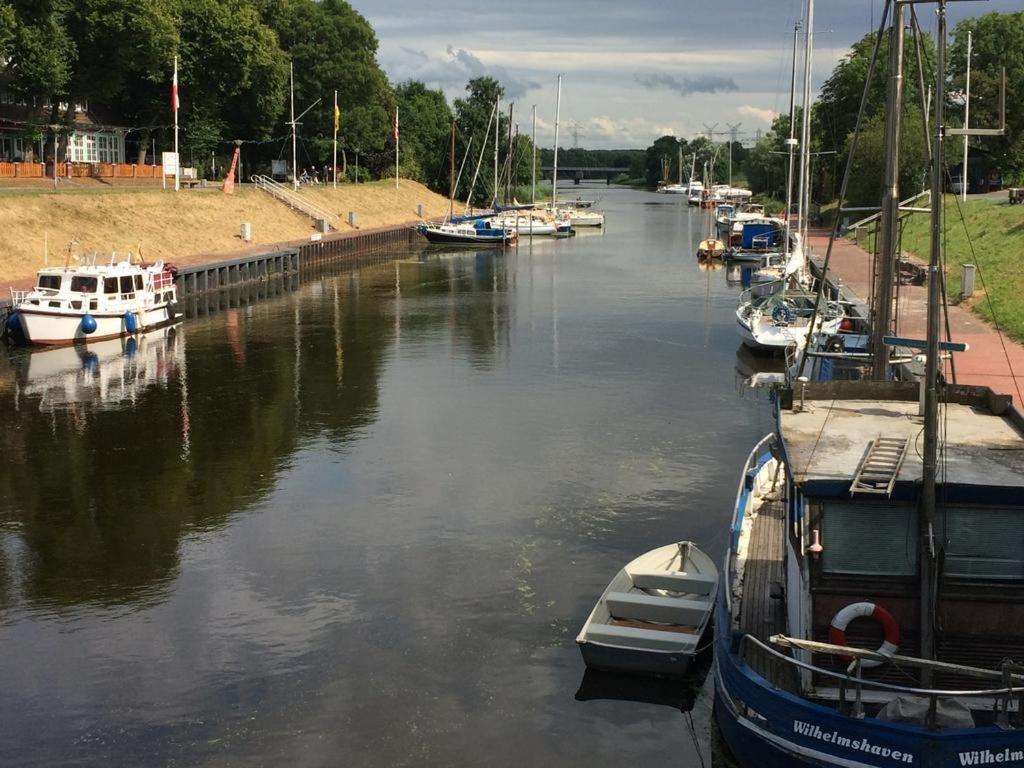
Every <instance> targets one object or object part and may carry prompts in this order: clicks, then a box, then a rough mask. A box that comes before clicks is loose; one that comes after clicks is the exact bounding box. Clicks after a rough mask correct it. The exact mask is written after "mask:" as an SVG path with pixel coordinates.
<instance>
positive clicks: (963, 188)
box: [960, 30, 971, 202]
mask: <svg viewBox="0 0 1024 768" xmlns="http://www.w3.org/2000/svg"><path fill="white" fill-rule="evenodd" d="M970 127H971V30H967V101H966V102H965V103H964V130H969V129H970ZM967 141H968V136H967V134H964V164H963V168H962V169H961V171H960V198H961V199H962V200H963V201H964V202H967Z"/></svg>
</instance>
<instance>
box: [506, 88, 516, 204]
mask: <svg viewBox="0 0 1024 768" xmlns="http://www.w3.org/2000/svg"><path fill="white" fill-rule="evenodd" d="M514 106H515V102H514V101H510V102H509V104H508V178H506V179H505V205H510V204H511V201H512V163H513V161H514V160H515V157H513V155H512V108H513V107H514Z"/></svg>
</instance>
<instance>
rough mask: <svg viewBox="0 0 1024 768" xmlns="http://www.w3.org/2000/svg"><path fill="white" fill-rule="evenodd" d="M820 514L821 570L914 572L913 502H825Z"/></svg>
mask: <svg viewBox="0 0 1024 768" xmlns="http://www.w3.org/2000/svg"><path fill="white" fill-rule="evenodd" d="M822 518H823V519H822V532H821V536H822V542H821V543H822V545H823V546H824V547H825V551H824V552H823V554H822V568H823V570H824V571H825V573H829V574H856V575H862V576H912V575H913V574H915V573H917V544H918V541H917V510H916V509H915V508H914V507H913V506H910V505H908V506H905V507H894V506H889V505H874V504H855V503H851V502H826V503H825V504H824V505H823V509H822Z"/></svg>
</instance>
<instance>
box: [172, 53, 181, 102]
mask: <svg viewBox="0 0 1024 768" xmlns="http://www.w3.org/2000/svg"><path fill="white" fill-rule="evenodd" d="M180 107H181V102H180V101H179V100H178V57H177V56H175V57H174V79H173V80H171V109H173V110H174V111H175V112H177V111H178V109H179V108H180Z"/></svg>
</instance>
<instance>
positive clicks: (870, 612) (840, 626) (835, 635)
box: [828, 603, 900, 669]
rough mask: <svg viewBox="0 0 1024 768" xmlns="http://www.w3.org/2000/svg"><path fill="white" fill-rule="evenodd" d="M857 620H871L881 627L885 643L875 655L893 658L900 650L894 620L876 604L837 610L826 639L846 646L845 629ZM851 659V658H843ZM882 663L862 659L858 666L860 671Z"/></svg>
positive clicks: (854, 605) (861, 604)
mask: <svg viewBox="0 0 1024 768" xmlns="http://www.w3.org/2000/svg"><path fill="white" fill-rule="evenodd" d="M859 618H872V619H874V620H875V621H877V622H878V623H879V624H880V625H881V626H882V631H883V632H884V633H885V641H884V642H883V643H882V644H881V645H880V646H879V647H878V650H877V651H876V653H879V654H881V655H882V656H888V657H891V656H893V655H894V654H895V653H896V651H898V650H899V648H900V627H899V624H897V623H896V619H894V618H893V616H892V614H891V613H889V612H888V611H887V610H885V608H883V607H882V606H880V605H877V604H876V603H850V604H849V605H848V606H846V607H845V608H842V609H840V610H839V612H838V613H836V615H835V616H833V617H832V624H831V625H830V626H829V628H828V639H829V642H830V643H832V645H846V628H847V627H848V626H849V625H850V622H851V621H853V620H854V619H859ZM845 658H852V657H845ZM883 663H884V662H882V661H879V660H877V659H864V660H863V661H861V663H860V665H861V668H862V669H871V668H873V667H880V666H882V664H883Z"/></svg>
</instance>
